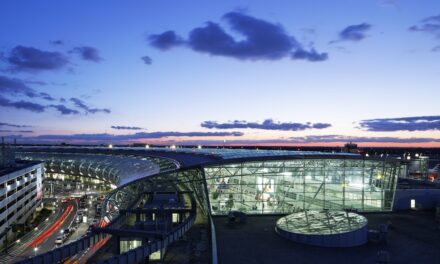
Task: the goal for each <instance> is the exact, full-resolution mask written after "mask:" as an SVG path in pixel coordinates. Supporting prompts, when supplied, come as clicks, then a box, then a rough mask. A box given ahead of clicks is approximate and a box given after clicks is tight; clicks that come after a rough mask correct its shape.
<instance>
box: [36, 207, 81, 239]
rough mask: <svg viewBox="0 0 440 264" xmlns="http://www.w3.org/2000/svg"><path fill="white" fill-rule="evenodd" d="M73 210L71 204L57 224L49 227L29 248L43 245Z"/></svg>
mask: <svg viewBox="0 0 440 264" xmlns="http://www.w3.org/2000/svg"><path fill="white" fill-rule="evenodd" d="M72 210H73V205H71V204H69V205H68V206H67V209H66V211H64V213H63V214H62V215H61V217H60V218H59V219H58V220H57V221H55V223H54V224H53V225H52V226H51V227H49V228H48V229H47V230H46V231H44V232H43V233H42V234H41V235H39V236H38V237H37V238H36V239H35V240H34V241H32V243H30V244H29V247H33V248H35V247H37V246H38V245H40V244H41V243H43V242H44V240H46V239H47V238H48V237H49V236H50V235H52V234H53V233H54V232H55V230H56V229H58V228H59V227H60V226H61V225H62V224H63V223H64V221H66V219H67V217H68V216H69V214H70V212H71V211H72Z"/></svg>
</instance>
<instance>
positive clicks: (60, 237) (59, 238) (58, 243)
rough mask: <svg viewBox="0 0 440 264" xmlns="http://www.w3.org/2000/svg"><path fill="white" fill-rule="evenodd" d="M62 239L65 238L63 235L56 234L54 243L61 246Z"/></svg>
mask: <svg viewBox="0 0 440 264" xmlns="http://www.w3.org/2000/svg"><path fill="white" fill-rule="evenodd" d="M64 240H65V238H64V236H58V237H57V238H56V239H55V245H57V246H61V245H62V244H63V243H64Z"/></svg>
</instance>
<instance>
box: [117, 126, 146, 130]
mask: <svg viewBox="0 0 440 264" xmlns="http://www.w3.org/2000/svg"><path fill="white" fill-rule="evenodd" d="M111 128H113V129H117V130H144V129H145V128H142V127H136V126H111Z"/></svg>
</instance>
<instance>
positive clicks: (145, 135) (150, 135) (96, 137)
mask: <svg viewBox="0 0 440 264" xmlns="http://www.w3.org/2000/svg"><path fill="white" fill-rule="evenodd" d="M242 135H243V133H241V132H174V131H160V132H138V133H135V134H127V135H112V134H107V133H102V134H71V135H41V136H36V137H28V138H26V139H28V140H33V141H36V140H65V141H68V140H74V141H130V140H140V139H159V138H168V137H226V136H233V137H239V136H242Z"/></svg>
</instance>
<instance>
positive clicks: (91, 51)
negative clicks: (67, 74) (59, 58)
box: [70, 46, 103, 62]
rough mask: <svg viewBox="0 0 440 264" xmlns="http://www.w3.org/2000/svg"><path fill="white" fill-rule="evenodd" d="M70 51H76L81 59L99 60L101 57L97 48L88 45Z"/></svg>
mask: <svg viewBox="0 0 440 264" xmlns="http://www.w3.org/2000/svg"><path fill="white" fill-rule="evenodd" d="M70 53H76V54H79V55H80V56H81V58H82V59H83V60H87V61H92V62H101V61H102V60H103V58H101V56H100V55H99V50H97V49H96V48H94V47H90V46H81V47H76V48H74V49H73V50H71V51H70Z"/></svg>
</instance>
